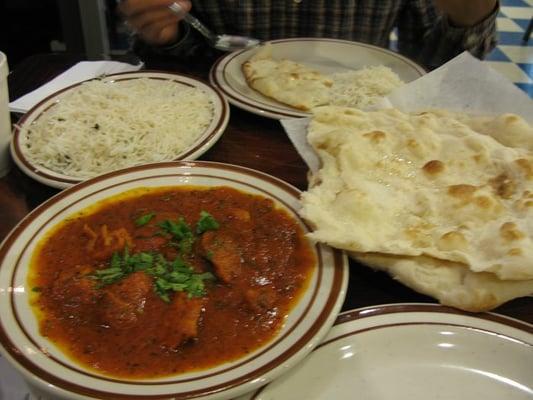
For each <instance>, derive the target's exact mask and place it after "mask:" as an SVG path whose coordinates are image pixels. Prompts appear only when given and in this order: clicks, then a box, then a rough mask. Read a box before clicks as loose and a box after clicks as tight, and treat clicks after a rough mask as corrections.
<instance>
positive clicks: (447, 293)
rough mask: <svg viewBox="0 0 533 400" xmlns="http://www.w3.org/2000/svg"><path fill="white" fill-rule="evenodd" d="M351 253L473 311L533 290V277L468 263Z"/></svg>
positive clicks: (443, 300) (442, 299)
mask: <svg viewBox="0 0 533 400" xmlns="http://www.w3.org/2000/svg"><path fill="white" fill-rule="evenodd" d="M350 256H351V257H353V258H354V259H356V260H357V261H359V262H361V263H362V264H365V265H368V266H370V267H372V268H374V269H376V270H378V271H385V272H387V273H388V274H390V275H391V276H392V277H393V278H394V279H396V280H397V281H399V282H401V283H403V284H404V285H406V286H409V287H411V288H412V289H414V290H416V291H418V292H420V293H424V294H427V295H429V296H432V297H434V298H436V299H439V300H440V302H441V303H442V304H444V305H447V306H451V307H456V308H460V309H463V310H468V311H472V312H479V311H486V310H491V309H493V308H496V307H497V306H499V305H500V304H503V303H505V302H507V301H509V300H512V299H514V298H517V297H523V296H528V295H530V294H531V293H533V279H528V280H501V279H498V278H497V277H496V275H494V274H491V273H488V272H473V271H471V270H470V269H469V268H468V266H467V265H465V264H462V263H457V262H453V261H446V260H441V259H438V258H434V257H429V256H398V255H391V254H384V253H351V254H350Z"/></svg>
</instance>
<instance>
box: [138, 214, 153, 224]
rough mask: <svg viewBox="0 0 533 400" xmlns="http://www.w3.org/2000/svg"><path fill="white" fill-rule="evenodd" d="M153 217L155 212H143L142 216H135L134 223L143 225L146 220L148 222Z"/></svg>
mask: <svg viewBox="0 0 533 400" xmlns="http://www.w3.org/2000/svg"><path fill="white" fill-rule="evenodd" d="M154 217H155V213H153V212H151V213H148V214H145V215H142V216H140V217H139V218H137V219H136V220H135V225H137V226H144V225H146V224H147V223H148V222H150V221H151V220H152V218H154Z"/></svg>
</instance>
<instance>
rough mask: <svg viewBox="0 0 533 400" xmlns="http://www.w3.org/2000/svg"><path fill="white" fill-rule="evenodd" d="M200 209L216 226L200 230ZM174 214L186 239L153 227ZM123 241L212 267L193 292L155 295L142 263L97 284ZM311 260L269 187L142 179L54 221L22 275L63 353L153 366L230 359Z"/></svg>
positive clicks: (148, 370)
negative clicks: (267, 193)
mask: <svg viewBox="0 0 533 400" xmlns="http://www.w3.org/2000/svg"><path fill="white" fill-rule="evenodd" d="M202 212H204V213H205V212H207V213H209V215H210V216H212V218H214V220H215V221H216V223H217V224H218V228H216V229H210V230H207V231H206V232H202V233H201V234H199V233H198V232H197V231H196V230H195V226H196V224H197V221H198V220H199V216H200V215H201V214H202ZM180 218H183V220H182V221H184V222H185V223H186V224H187V225H188V226H189V227H191V231H192V232H193V238H192V239H191V240H189V242H188V249H187V248H182V247H183V246H182V247H180V245H177V244H176V243H175V242H173V240H174V239H173V237H172V235H170V234H168V232H165V231H164V230H163V229H162V228H161V227H162V226H164V224H165V223H168V221H179V219H180ZM185 247H187V246H185ZM126 248H127V249H126ZM125 251H126V252H127V254H128V256H132V255H135V254H139V253H143V254H151V255H154V254H155V255H157V257H160V256H162V257H164V259H166V260H175V259H176V258H179V259H180V260H182V261H183V262H184V263H185V264H187V265H188V266H189V267H190V268H191V269H192V270H194V273H197V274H207V275H211V276H212V278H211V279H206V280H204V281H203V284H204V287H203V293H202V294H200V295H198V293H196V294H195V295H190V294H188V293H186V292H181V291H173V290H170V292H167V294H168V298H167V299H166V300H164V299H163V298H162V297H161V293H160V292H158V290H157V288H156V286H155V284H154V282H155V280H156V278H155V276H151V275H150V274H148V273H146V272H144V271H142V270H140V271H135V272H131V273H129V274H127V275H124V276H122V278H120V279H117V280H116V281H115V282H112V283H110V284H105V285H103V284H102V282H101V281H99V280H98V278H97V277H96V276H97V275H96V271H103V270H106V269H108V268H110V265H111V264H112V261H111V260H112V259H113V257H118V258H120V257H122V256H124V254H125V253H124V252H125ZM114 255H115V256H114ZM169 262H170V261H169ZM169 265H170V264H169ZM315 265H316V259H315V255H314V252H313V250H312V248H311V246H310V245H309V243H308V241H307V240H306V239H305V238H304V235H303V231H302V229H301V227H300V226H299V225H298V222H297V221H295V220H294V219H293V218H292V217H291V216H290V215H288V214H287V213H286V212H285V211H283V210H281V209H278V208H276V207H275V205H274V202H273V201H272V200H270V199H267V198H264V197H262V196H258V195H251V194H247V193H244V192H240V191H237V190H235V189H232V188H228V187H216V188H208V187H193V186H186V187H162V188H143V189H136V190H134V191H130V192H127V193H124V194H122V195H119V196H115V197H113V198H111V199H107V200H105V201H103V202H100V203H98V204H97V205H95V206H93V207H91V208H89V209H86V210H84V211H82V212H80V213H78V214H76V215H74V216H72V217H70V218H68V219H67V220H65V221H63V222H62V223H60V224H59V225H58V226H57V227H55V228H54V229H53V230H52V231H51V232H50V233H49V234H47V236H46V237H45V238H44V239H43V240H42V241H41V242H40V243H39V246H38V248H37V250H36V252H35V254H34V256H33V259H32V265H31V268H30V271H31V273H30V277H29V284H30V287H31V288H33V291H34V294H35V295H34V298H33V300H32V304H33V308H34V311H35V313H36V315H37V316H38V319H39V326H40V332H41V334H42V335H43V336H46V337H47V338H48V339H50V340H51V341H53V342H54V343H56V344H57V345H58V346H59V347H60V348H61V349H62V350H63V351H64V352H65V353H66V354H68V355H69V356H70V357H71V358H73V359H74V360H76V361H77V362H79V363H81V364H82V365H84V366H86V367H88V368H92V369H94V370H96V371H98V372H100V373H104V374H107V375H111V376H115V377H125V378H153V377H160V376H166V375H171V374H178V373H183V372H190V371H194V370H200V369H205V368H208V367H212V366H215V365H219V364H221V363H224V362H228V361H232V360H235V359H237V358H240V357H243V356H245V355H246V354H248V353H250V352H252V351H253V350H255V349H257V348H258V347H259V346H262V345H264V344H265V343H267V342H268V341H270V340H271V339H272V338H273V336H274V335H275V334H276V332H277V331H278V330H279V329H280V327H281V324H282V323H283V320H284V318H285V317H286V315H287V313H288V312H289V311H290V309H291V306H292V305H293V304H294V303H295V300H296V299H297V298H298V296H299V295H300V294H301V293H302V292H303V289H304V288H305V287H306V285H307V283H308V281H309V277H310V275H311V274H312V272H313V269H314V268H315ZM107 271H112V270H109V269H108V270H107ZM207 275H206V276H207ZM198 276H200V275H198Z"/></svg>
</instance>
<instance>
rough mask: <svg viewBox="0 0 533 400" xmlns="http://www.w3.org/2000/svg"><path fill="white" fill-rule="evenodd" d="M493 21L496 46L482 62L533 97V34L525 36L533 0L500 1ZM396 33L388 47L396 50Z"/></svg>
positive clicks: (393, 34)
mask: <svg viewBox="0 0 533 400" xmlns="http://www.w3.org/2000/svg"><path fill="white" fill-rule="evenodd" d="M500 5H501V7H500V13H499V14H498V19H497V22H496V25H497V30H498V45H497V47H496V48H495V49H494V50H493V51H492V52H491V53H490V54H489V55H488V56H487V57H486V60H485V62H486V63H487V64H489V65H490V67H491V68H494V69H495V70H496V71H498V72H500V73H501V74H502V75H504V76H505V77H507V78H508V79H509V80H511V82H513V83H514V84H515V85H516V86H518V87H519V88H520V89H522V90H523V91H524V92H526V93H527V94H528V95H529V96H530V97H533V34H532V35H531V39H530V40H528V41H524V40H523V39H524V35H525V32H526V30H527V27H528V25H529V21H530V20H531V19H532V18H533V0H500ZM397 40H398V38H397V36H396V32H393V33H392V34H391V48H392V49H393V50H397V47H396V45H397Z"/></svg>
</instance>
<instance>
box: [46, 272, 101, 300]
mask: <svg viewBox="0 0 533 400" xmlns="http://www.w3.org/2000/svg"><path fill="white" fill-rule="evenodd" d="M91 272H92V268H91V267H88V266H85V265H77V266H75V267H74V268H71V269H68V270H66V271H62V272H61V273H59V275H58V277H57V278H56V280H55V281H54V283H53V285H52V288H51V289H52V293H51V295H52V296H53V297H54V299H55V300H56V301H57V302H58V303H60V304H61V306H62V307H63V308H64V309H79V308H80V307H81V306H84V305H90V304H93V303H95V302H96V301H97V300H98V298H99V295H100V294H99V292H98V290H97V289H96V288H95V285H94V280H93V279H91V278H89V276H88V274H90V273H91Z"/></svg>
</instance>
